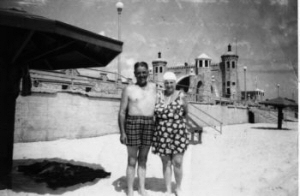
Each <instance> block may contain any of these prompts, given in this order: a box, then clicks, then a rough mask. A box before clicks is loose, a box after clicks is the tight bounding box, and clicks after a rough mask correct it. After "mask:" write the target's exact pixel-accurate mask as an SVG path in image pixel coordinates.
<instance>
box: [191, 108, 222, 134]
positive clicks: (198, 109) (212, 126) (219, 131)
mask: <svg viewBox="0 0 300 196" xmlns="http://www.w3.org/2000/svg"><path fill="white" fill-rule="evenodd" d="M189 105H190V106H193V108H195V109H197V111H200V112H202V113H203V114H205V115H206V116H208V117H210V118H211V119H213V120H215V121H217V122H218V123H219V124H220V130H218V129H216V126H215V125H212V124H209V123H208V122H206V121H204V120H202V119H200V118H199V117H198V116H196V115H195V114H192V113H191V112H189V115H192V116H194V117H195V118H197V119H198V120H200V121H202V122H204V123H205V124H206V125H207V126H209V127H211V128H213V129H214V130H216V131H217V132H218V133H220V134H222V125H223V123H222V121H220V120H218V119H216V118H215V117H213V116H212V115H210V114H208V113H207V112H205V111H203V110H201V109H200V108H197V107H196V106H194V105H193V104H191V103H189ZM188 120H191V118H189V119H188Z"/></svg>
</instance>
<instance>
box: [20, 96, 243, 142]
mask: <svg viewBox="0 0 300 196" xmlns="http://www.w3.org/2000/svg"><path fill="white" fill-rule="evenodd" d="M119 105H120V98H114V97H112V98H108V97H89V96H87V95H82V94H75V93H70V92H69V93H67V92H58V93H33V94H32V95H31V96H27V97H22V96H19V97H18V99H17V105H16V118H15V133H14V134H15V142H35V141H49V140H56V139H60V138H67V139H74V138H85V137H95V136H101V135H105V134H112V133H118V132H119V129H118V122H117V119H118V111H119ZM197 108H198V109H201V111H205V112H206V113H208V114H210V115H212V116H214V117H215V118H217V119H219V120H221V121H222V122H223V125H226V124H238V123H246V122H248V116H247V110H246V109H241V108H234V107H227V106H219V105H199V104H193V106H189V110H190V114H191V115H190V116H191V118H192V119H193V120H194V121H195V122H196V123H198V124H199V125H200V126H207V125H206V124H205V123H203V121H205V122H207V123H209V124H210V125H217V126H219V124H218V122H217V121H215V120H213V119H211V118H209V117H207V116H206V115H205V114H204V113H203V112H201V111H200V110H198V109H197ZM195 116H196V117H195ZM200 119H201V120H200ZM202 120H203V121H202Z"/></svg>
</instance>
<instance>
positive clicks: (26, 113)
mask: <svg viewBox="0 0 300 196" xmlns="http://www.w3.org/2000/svg"><path fill="white" fill-rule="evenodd" d="M119 104H120V99H114V98H98V97H97V98H91V97H86V96H83V95H79V94H71V93H56V94H43V93H34V94H32V95H31V96H27V97H22V96H19V97H18V99H17V105H16V118H15V142H33V141H48V140H55V139H59V138H67V139H73V138H84V137H94V136H99V135H105V134H111V133H117V132H118V131H119V129H118V124H117V118H118V116H117V114H118V110H119Z"/></svg>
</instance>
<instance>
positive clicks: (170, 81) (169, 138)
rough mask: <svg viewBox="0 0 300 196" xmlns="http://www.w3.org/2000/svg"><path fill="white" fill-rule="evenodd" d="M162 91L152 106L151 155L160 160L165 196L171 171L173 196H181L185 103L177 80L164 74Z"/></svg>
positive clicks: (168, 190)
mask: <svg viewBox="0 0 300 196" xmlns="http://www.w3.org/2000/svg"><path fill="white" fill-rule="evenodd" d="M163 80H164V86H165V90H164V91H163V92H160V93H158V94H157V103H156V106H155V117H156V125H155V132H154V137H153V149H152V150H153V153H155V154H158V155H159V156H160V157H161V160H162V164H163V174H164V180H165V184H166V191H167V192H166V193H167V195H171V192H172V190H171V181H172V168H173V171H174V176H175V181H176V190H175V191H176V194H177V195H178V196H179V195H180V193H181V181H182V161H183V155H184V152H185V151H186V149H187V146H188V138H187V130H186V124H185V123H186V120H185V117H186V116H187V102H186V100H185V96H184V93H183V92H182V91H176V90H175V86H176V76H175V74H174V73H173V72H166V73H165V74H164V76H163Z"/></svg>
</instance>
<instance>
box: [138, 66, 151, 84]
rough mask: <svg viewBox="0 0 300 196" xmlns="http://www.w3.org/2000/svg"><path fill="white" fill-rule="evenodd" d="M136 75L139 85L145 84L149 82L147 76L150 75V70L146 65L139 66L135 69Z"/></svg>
mask: <svg viewBox="0 0 300 196" xmlns="http://www.w3.org/2000/svg"><path fill="white" fill-rule="evenodd" d="M134 75H135V77H136V81H137V84H138V85H140V86H144V85H146V84H147V78H148V75H149V71H148V69H147V68H146V67H143V66H139V67H138V68H137V69H136V70H135V72H134Z"/></svg>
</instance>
